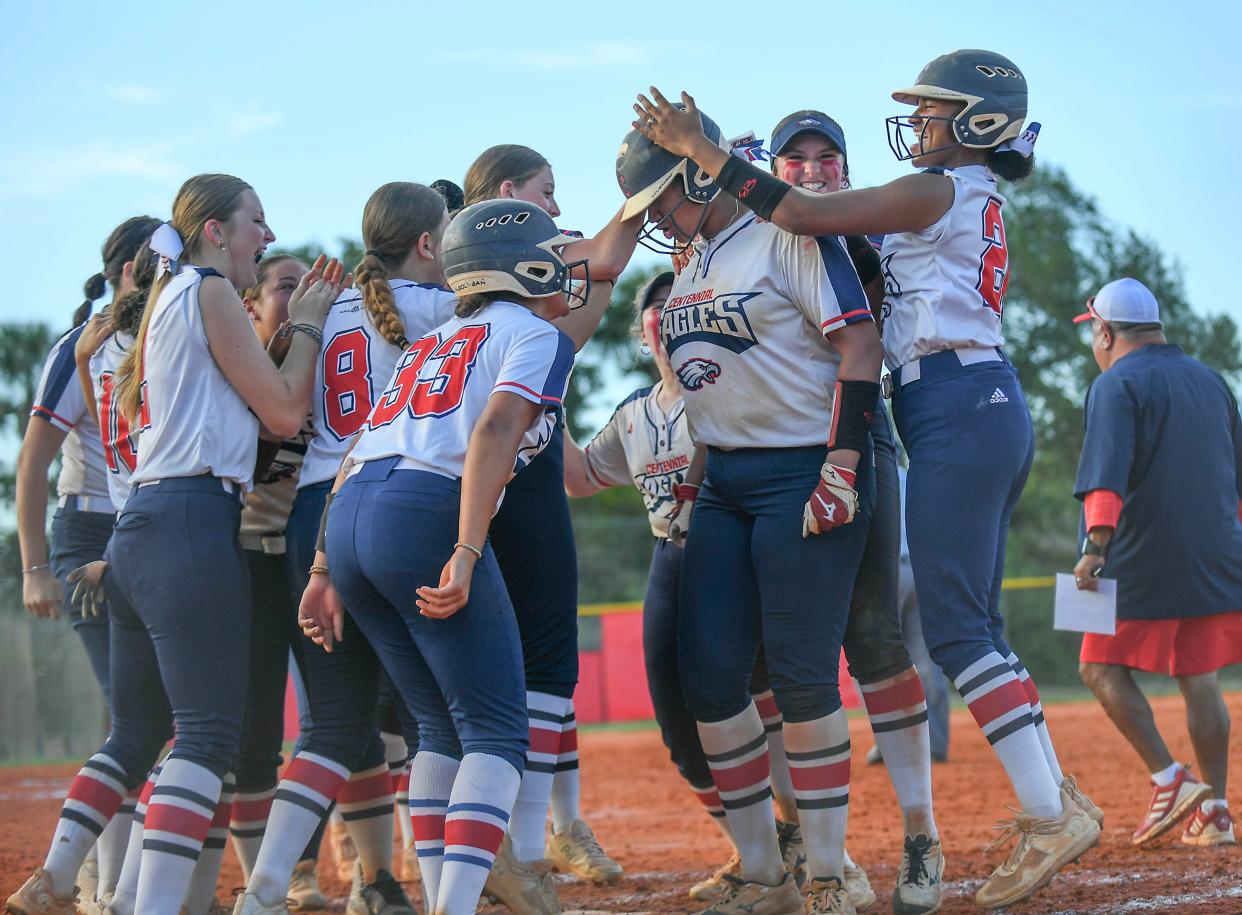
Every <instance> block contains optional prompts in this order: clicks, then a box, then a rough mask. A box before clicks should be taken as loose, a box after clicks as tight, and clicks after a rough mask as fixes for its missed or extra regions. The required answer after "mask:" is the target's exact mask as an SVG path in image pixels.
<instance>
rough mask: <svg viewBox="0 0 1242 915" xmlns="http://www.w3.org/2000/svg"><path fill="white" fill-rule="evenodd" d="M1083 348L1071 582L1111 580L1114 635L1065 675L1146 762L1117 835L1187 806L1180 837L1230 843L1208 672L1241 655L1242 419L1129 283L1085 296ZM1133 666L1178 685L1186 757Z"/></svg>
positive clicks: (1151, 830) (1148, 826)
mask: <svg viewBox="0 0 1242 915" xmlns="http://www.w3.org/2000/svg"><path fill="white" fill-rule="evenodd" d="M1074 320H1075V321H1076V322H1084V321H1090V322H1091V350H1092V352H1093V353H1094V355H1095V360H1096V362H1097V363H1098V364H1099V366H1100V370H1101V372H1102V373H1103V374H1101V375H1100V377H1099V378H1097V379H1096V380H1095V382H1094V383H1093V384H1092V385H1091V388H1090V389H1089V390H1088V392H1087V403H1086V440H1085V442H1084V443H1083V451H1082V458H1081V459H1080V461H1079V466H1078V479H1077V482H1076V483H1075V484H1074V494H1075V495H1076V496H1077V497H1078V498H1079V499H1082V500H1083V506H1084V514H1085V526H1086V531H1087V535H1086V537H1085V539H1084V540H1083V545H1082V554H1083V555H1082V558H1081V559H1080V560H1079V561H1078V565H1077V566H1075V567H1074V576H1075V580H1076V582H1077V585H1078V587H1079V588H1080V589H1086V590H1095V589H1096V588H1097V582H1098V578H1099V576H1100V574H1101V573H1102V572H1104V573H1106V574H1107V575H1108V577H1109V578H1113V579H1116V581H1117V630H1116V634H1115V635H1111V636H1107V635H1096V634H1092V633H1088V634H1087V635H1085V636H1084V637H1083V641H1082V654H1081V656H1080V668H1079V669H1080V671H1081V673H1082V678H1083V681H1084V682H1085V683H1086V684H1087V686H1089V687H1090V688H1091V691H1092V692H1093V693H1095V695H1096V698H1097V699H1099V701H1100V704H1101V705H1102V706H1103V707H1104V711H1105V712H1107V713H1108V717H1109V718H1111V719H1112V721H1113V723H1114V724H1115V725H1117V729H1118V730H1120V731H1121V733H1122V735H1123V736H1124V737H1125V738H1126V740H1128V741H1129V742H1130V744H1131V746H1133V747H1134V749H1135V750H1136V751H1137V752H1138V754H1139V756H1140V757H1142V759H1143V762H1144V763H1145V764H1146V765H1147V768H1148V770H1149V771H1150V772H1151V777H1152V783H1153V788H1154V790H1153V794H1152V799H1151V804H1150V806H1149V809H1148V811H1147V816H1146V817H1145V818H1144V820H1143V822H1142V824H1141V825H1140V826H1139V828H1138V830H1137V831H1136V832H1135V833H1134V835H1133V837H1132V838H1131V841H1132V842H1133V843H1134V844H1135V845H1142V844H1145V843H1147V842H1149V841H1151V840H1152V839H1154V838H1156V837H1157V836H1159V835H1161V834H1162V833H1164V832H1165V831H1167V830H1168V829H1170V828H1172V827H1173V826H1174V825H1175V824H1176V823H1178V822H1179V821H1181V820H1182V819H1183V818H1185V817H1187V816H1189V817H1190V820H1189V821H1188V822H1187V824H1186V827H1185V830H1184V831H1183V833H1182V842H1184V843H1186V844H1188V845H1229V844H1233V842H1234V832H1233V820H1232V817H1231V816H1230V813H1229V808H1228V805H1227V803H1226V800H1225V789H1226V774H1227V767H1228V749H1229V711H1228V709H1227V708H1226V706H1225V702H1224V698H1223V697H1222V696H1221V691H1220V685H1219V683H1218V682H1217V678H1216V672H1217V671H1218V670H1220V669H1221V668H1222V667H1224V666H1226V665H1228V664H1236V663H1238V662H1242V523H1240V522H1239V496H1242V420H1240V419H1239V416H1238V404H1237V401H1236V400H1235V399H1234V396H1233V393H1232V392H1231V391H1230V389H1229V386H1228V385H1227V384H1226V383H1225V381H1224V379H1223V378H1221V377H1220V376H1219V375H1218V374H1216V372H1213V371H1212V370H1211V369H1209V368H1207V367H1206V366H1204V365H1203V364H1201V363H1199V362H1197V361H1196V360H1194V359H1192V358H1190V357H1189V356H1187V355H1186V354H1185V353H1183V352H1182V350H1181V349H1180V348H1179V347H1178V346H1176V345H1174V344H1171V343H1169V342H1168V340H1166V339H1165V336H1164V330H1163V326H1162V324H1161V321H1160V308H1159V305H1158V304H1157V302H1156V298H1155V296H1154V295H1152V293H1151V291H1150V290H1149V289H1148V288H1147V287H1146V286H1144V285H1143V284H1142V283H1140V282H1138V281H1137V280H1133V279H1129V278H1125V279H1120V280H1114V281H1113V282H1111V283H1109V284H1108V285H1106V286H1105V287H1104V288H1103V289H1101V290H1100V292H1099V294H1098V295H1096V296H1095V297H1094V298H1092V299H1090V300H1088V302H1087V311H1086V313H1084V314H1082V315H1079V316H1078V317H1077V318H1075V319H1074ZM1133 670H1146V671H1150V672H1152V673H1159V674H1165V675H1167V676H1171V677H1173V678H1174V679H1176V680H1177V685H1178V687H1179V688H1180V689H1181V691H1182V697H1183V698H1184V700H1185V703H1186V723H1187V726H1188V729H1189V731H1190V741H1191V744H1192V745H1193V746H1194V751H1195V758H1196V760H1197V761H1198V764H1199V768H1200V770H1201V771H1202V773H1203V775H1204V776H1205V777H1206V779H1207V783H1204V782H1200V781H1199V780H1198V779H1196V778H1195V777H1194V776H1192V775H1191V774H1190V772H1189V766H1187V765H1183V764H1181V763H1178V762H1175V761H1174V760H1173V757H1172V756H1171V755H1170V754H1169V749H1168V747H1167V746H1166V745H1165V742H1164V739H1163V738H1162V737H1161V735H1160V732H1159V731H1158V730H1157V728H1156V724H1155V721H1154V720H1153V718H1152V712H1151V706H1150V705H1149V704H1148V702H1147V699H1146V697H1144V695H1143V693H1142V691H1141V690H1140V689H1139V688H1138V686H1137V685H1136V684H1135V682H1134V679H1133V677H1132V675H1131V671H1133Z"/></svg>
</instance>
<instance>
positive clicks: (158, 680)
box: [102, 476, 250, 788]
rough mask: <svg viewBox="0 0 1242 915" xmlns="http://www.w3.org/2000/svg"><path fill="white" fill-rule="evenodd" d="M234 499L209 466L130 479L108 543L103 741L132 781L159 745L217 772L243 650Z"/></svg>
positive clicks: (243, 669)
mask: <svg viewBox="0 0 1242 915" xmlns="http://www.w3.org/2000/svg"><path fill="white" fill-rule="evenodd" d="M240 520H241V502H240V500H239V498H238V496H237V495H235V494H232V493H229V492H227V491H226V490H225V489H224V487H223V485H222V484H221V481H220V480H219V479H218V478H216V477H212V476H201V477H186V478H181V479H167V480H161V481H160V482H158V483H153V484H151V485H148V486H140V487H138V488H136V489H135V490H134V494H133V495H132V496H130V498H129V501H128V502H127V503H126V505H125V510H124V511H123V512H121V516H120V518H119V519H118V520H117V523H116V531H115V533H114V534H113V536H112V542H111V544H110V546H109V548H108V555H109V558H110V561H111V565H110V568H109V576H108V577H109V578H111V579H113V584H114V585H115V587H116V588H117V589H118V590H117V591H116V592H115V593H114V597H116V598H120V599H117V600H114V604H113V608H112V611H113V612H112V628H111V633H110V642H111V675H112V733H111V734H110V735H109V737H108V740H107V742H106V743H105V744H104V747H103V750H102V752H103V753H106V754H107V755H108V756H111V757H112V758H113V759H115V760H116V761H117V762H119V763H120V764H121V765H122V766H123V767H124V768H125V772H126V775H127V776H128V777H129V784H128V785H127V787H129V788H134V787H137V786H138V785H139V784H141V782H142V780H143V779H145V778H146V777H147V773H148V772H149V771H150V770H151V767H152V766H153V765H154V764H155V760H156V757H157V756H158V755H159V752H160V750H161V749H162V748H163V746H164V743H165V741H167V739H168V737H169V722H170V720H171V722H172V724H173V725H174V726H175V729H176V739H175V742H174V744H173V749H172V752H171V754H170V757H172V758H176V759H184V760H188V761H190V762H194V763H197V764H198V765H200V766H203V767H204V768H206V769H208V770H209V771H210V772H212V773H213V774H214V775H216V776H218V777H220V778H223V777H224V776H225V775H226V774H227V773H228V772H229V771H230V770H231V769H232V766H233V762H234V759H235V758H236V756H237V750H238V746H239V744H240V742H241V729H242V713H243V710H244V707H245V704H246V686H247V679H248V673H249V659H250V583H249V576H248V571H247V568H246V561H245V558H244V557H243V556H242V550H241V546H240V544H239V543H238V539H237V531H238V525H239V523H240Z"/></svg>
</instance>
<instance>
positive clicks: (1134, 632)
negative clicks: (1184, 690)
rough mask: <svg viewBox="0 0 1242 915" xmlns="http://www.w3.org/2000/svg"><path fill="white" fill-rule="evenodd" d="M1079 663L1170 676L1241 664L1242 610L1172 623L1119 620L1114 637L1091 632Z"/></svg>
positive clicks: (1165, 621)
mask: <svg viewBox="0 0 1242 915" xmlns="http://www.w3.org/2000/svg"><path fill="white" fill-rule="evenodd" d="M1078 660H1079V661H1081V662H1083V663H1084V664H1117V665H1120V666H1122V667H1132V668H1134V669H1135V670H1146V671H1150V672H1151V673H1154V674H1166V675H1168V676H1170V677H1194V676H1197V675H1199V674H1210V673H1215V672H1216V671H1218V670H1220V669H1221V668H1222V667H1227V666H1229V665H1230V664H1242V610H1235V611H1233V612H1230V613H1216V614H1213V615H1211V616H1196V617H1191V618H1189V619H1172V620H1117V634H1116V635H1098V634H1097V633H1094V632H1088V633H1086V634H1085V635H1083V637H1082V651H1081V652H1080V653H1079V655H1078Z"/></svg>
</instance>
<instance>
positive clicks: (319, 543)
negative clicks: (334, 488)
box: [315, 492, 336, 553]
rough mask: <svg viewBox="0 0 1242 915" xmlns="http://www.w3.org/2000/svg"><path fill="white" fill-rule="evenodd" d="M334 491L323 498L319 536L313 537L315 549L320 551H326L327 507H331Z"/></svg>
mask: <svg viewBox="0 0 1242 915" xmlns="http://www.w3.org/2000/svg"><path fill="white" fill-rule="evenodd" d="M335 496H336V493H334V492H330V493H328V497H327V498H326V499H324V500H323V515H322V516H321V517H320V519H319V536H318V537H316V538H315V549H316V550H318V551H319V552H320V553H326V552H328V509H329V508H331V507H332V499H333V498H334V497H335Z"/></svg>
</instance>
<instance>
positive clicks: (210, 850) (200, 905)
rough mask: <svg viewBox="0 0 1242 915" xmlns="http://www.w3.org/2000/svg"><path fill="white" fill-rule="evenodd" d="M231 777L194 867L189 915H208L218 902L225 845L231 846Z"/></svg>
mask: <svg viewBox="0 0 1242 915" xmlns="http://www.w3.org/2000/svg"><path fill="white" fill-rule="evenodd" d="M234 784H235V782H234V779H233V776H232V774H229V775H226V776H225V777H224V783H223V784H222V785H221V787H220V800H219V801H217V802H216V813H215V816H214V817H212V820H211V828H209V829H208V830H207V838H206V839H205V840H204V841H203V850H202V852H201V853H200V854H199V856H198V862H197V863H196V864H195V865H194V873H193V875H192V876H191V877H190V888H189V890H187V891H186V894H185V909H186V911H187V912H188V913H189V915H205V913H206V912H208V911H209V910H210V909H211V904H212V903H213V902H215V901H216V881H217V880H219V878H220V862H221V861H223V860H224V846H225V845H227V844H228V838H229V818H230V816H231V815H232V811H233V786H234Z"/></svg>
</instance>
